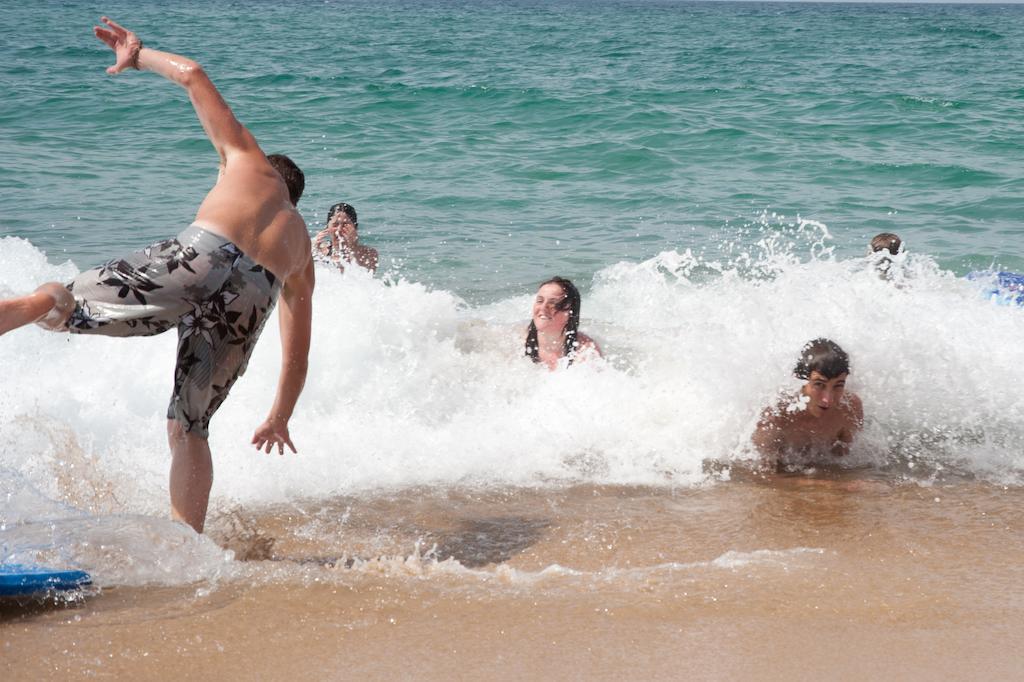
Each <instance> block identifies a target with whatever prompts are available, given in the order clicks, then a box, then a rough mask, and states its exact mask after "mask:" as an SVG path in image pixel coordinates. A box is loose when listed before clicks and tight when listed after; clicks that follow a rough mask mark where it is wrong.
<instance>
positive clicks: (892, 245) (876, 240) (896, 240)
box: [871, 232, 903, 256]
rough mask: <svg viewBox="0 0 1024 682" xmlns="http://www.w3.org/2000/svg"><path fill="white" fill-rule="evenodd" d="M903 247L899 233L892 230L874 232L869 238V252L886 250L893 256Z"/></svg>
mask: <svg viewBox="0 0 1024 682" xmlns="http://www.w3.org/2000/svg"><path fill="white" fill-rule="evenodd" d="M902 248H903V241H902V240H901V239H900V237H899V235H896V234H893V233H892V232H882V233H881V234H876V235H875V236H874V237H872V238H871V253H878V252H879V251H888V252H889V253H890V254H891V255H893V256H895V255H896V254H898V253H899V252H900V250H901V249H902Z"/></svg>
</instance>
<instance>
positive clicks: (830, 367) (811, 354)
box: [793, 339, 850, 418]
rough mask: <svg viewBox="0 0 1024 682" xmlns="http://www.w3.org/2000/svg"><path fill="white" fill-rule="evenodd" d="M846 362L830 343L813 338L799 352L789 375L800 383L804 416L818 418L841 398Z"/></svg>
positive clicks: (847, 371)
mask: <svg viewBox="0 0 1024 682" xmlns="http://www.w3.org/2000/svg"><path fill="white" fill-rule="evenodd" d="M849 373H850V359H849V357H847V355H846V351H844V350H843V349H842V348H840V347H839V345H838V344H837V343H835V342H834V341H829V340H828V339H815V340H813V341H810V342H808V343H807V344H805V345H804V347H803V349H802V350H801V351H800V359H799V360H797V363H796V367H794V368H793V374H795V375H796V376H797V378H798V379H803V380H804V382H805V383H804V385H803V387H802V388H801V389H800V393H801V395H803V396H804V399H805V400H806V403H805V404H806V405H807V408H806V409H807V414H809V415H810V416H811V417H815V418H818V417H821V416H822V415H824V414H826V413H827V412H828V411H829V410H830V409H832V408H833V407H834V406H835V405H837V404H839V403H840V402H841V401H842V399H843V393H844V392H845V391H846V377H847V376H848V375H849Z"/></svg>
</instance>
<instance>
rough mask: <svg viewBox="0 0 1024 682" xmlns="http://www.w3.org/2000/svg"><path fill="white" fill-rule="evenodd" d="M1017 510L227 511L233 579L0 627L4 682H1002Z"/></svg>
mask: <svg viewBox="0 0 1024 682" xmlns="http://www.w3.org/2000/svg"><path fill="white" fill-rule="evenodd" d="M1022 502H1024V496H1022V493H1021V491H1020V490H1019V489H1015V488H1003V487H999V486H993V485H989V484H982V483H977V482H971V481H956V482H949V483H936V484H932V485H929V486H924V485H921V484H920V483H906V482H902V483H900V482H893V481H886V480H882V479H875V478H864V477H856V476H850V475H846V476H843V477H841V478H834V479H831V480H814V479H808V478H805V477H782V478H776V479H773V480H771V481H757V480H750V481H726V482H719V483H715V484H711V485H708V486H706V487H704V488H700V489H679V490H668V489H655V488H624V487H594V486H580V487H575V488H569V489H529V490H523V489H506V490H501V491H474V490H465V489H448V490H441V491H438V490H426V489H415V490H404V491H400V492H395V493H388V494H384V493H381V494H378V495H373V496H364V497H351V498H345V499H338V500H333V501H331V502H330V503H327V504H325V503H323V502H322V501H321V502H318V503H310V504H308V505H305V506H304V505H303V504H301V503H299V504H296V505H293V506H289V507H288V508H287V509H284V508H268V509H261V510H248V511H246V510H240V511H237V512H235V513H232V514H229V515H222V516H221V517H218V518H216V519H214V520H213V522H212V524H211V528H210V537H211V538H213V539H214V540H216V541H217V542H218V543H220V544H221V545H223V546H226V547H229V548H232V549H233V550H234V551H235V552H236V556H237V557H240V559H236V560H234V561H233V562H232V564H233V569H234V571H233V573H232V574H231V575H230V576H229V577H226V578H224V579H221V580H218V581H205V582H201V583H196V584H189V585H184V586H174V587H167V586H143V587H130V588H126V587H117V586H103V585H102V583H103V576H102V575H98V576H97V579H98V582H99V583H100V584H101V587H100V589H99V590H98V593H97V594H93V595H92V596H89V597H87V598H86V599H84V600H83V601H82V602H80V603H77V604H73V605H68V606H63V607H54V606H40V605H36V604H27V605H24V604H23V605H19V604H12V603H8V604H6V605H5V606H4V607H3V609H2V610H0V641H2V644H0V646H2V652H3V655H2V660H3V664H2V667H3V669H4V671H5V674H4V678H5V679H18V680H22V679H25V680H28V679H65V678H67V677H68V676H71V677H76V678H77V677H100V678H102V677H119V678H125V679H129V678H130V679H167V678H168V677H171V676H175V677H184V678H185V679H215V678H222V679H223V678H238V677H240V676H245V677H247V678H251V679H293V680H305V679H324V678H327V679H355V678H368V679H396V678H397V679H409V678H417V679H438V680H440V679H501V680H506V679H507V680H515V679H618V678H624V677H625V678H635V679H680V678H684V677H685V678H688V679H724V678H741V679H794V678H795V679H820V678H822V677H827V678H830V679H865V678H879V679H921V680H924V679H1010V678H1013V677H1016V676H1017V675H1019V673H1020V669H1021V662H1022V661H1021V654H1020V651H1019V644H1020V642H1021V641H1024V625H1022V624H1024V588H1022V587H1021V584H1022V582H1024V568H1022V567H1024V539H1022V538H1024V515H1022V514H1021V513H1020V508H1021V503H1022Z"/></svg>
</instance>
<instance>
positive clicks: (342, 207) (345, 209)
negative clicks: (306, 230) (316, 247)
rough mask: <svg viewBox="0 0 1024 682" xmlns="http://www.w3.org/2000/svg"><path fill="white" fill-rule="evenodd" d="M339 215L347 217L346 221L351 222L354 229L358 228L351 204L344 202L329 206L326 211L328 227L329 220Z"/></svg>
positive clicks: (357, 220)
mask: <svg viewBox="0 0 1024 682" xmlns="http://www.w3.org/2000/svg"><path fill="white" fill-rule="evenodd" d="M339 213H343V214H345V215H346V216H348V219H349V220H351V221H352V225H354V226H355V227H356V228H358V227H359V216H357V215H356V209H355V208H353V207H352V205H351V204H346V203H345V202H341V203H338V204H335V205H334V206H331V208H330V209H329V210H328V211H327V224H328V225H330V224H331V220H332V219H333V218H334V216H336V215H337V214H339Z"/></svg>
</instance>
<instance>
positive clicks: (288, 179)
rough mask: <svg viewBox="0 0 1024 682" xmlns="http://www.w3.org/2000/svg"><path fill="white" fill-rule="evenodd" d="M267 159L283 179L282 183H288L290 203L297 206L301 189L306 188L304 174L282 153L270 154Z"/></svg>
mask: <svg viewBox="0 0 1024 682" xmlns="http://www.w3.org/2000/svg"><path fill="white" fill-rule="evenodd" d="M267 161H269V162H270V165H271V166H273V167H274V170H276V171H277V173H278V175H280V176H281V178H282V179H283V180H284V184H286V185H288V198H289V199H291V200H292V204H294V205H296V206H298V204H299V198H300V197H302V191H303V190H304V189H306V176H305V175H303V174H302V171H301V170H299V167H298V166H296V165H295V162H294V161H292V160H291V159H289V158H288V157H287V156H285V155H284V154H271V155H270V156H268V157H267Z"/></svg>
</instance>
